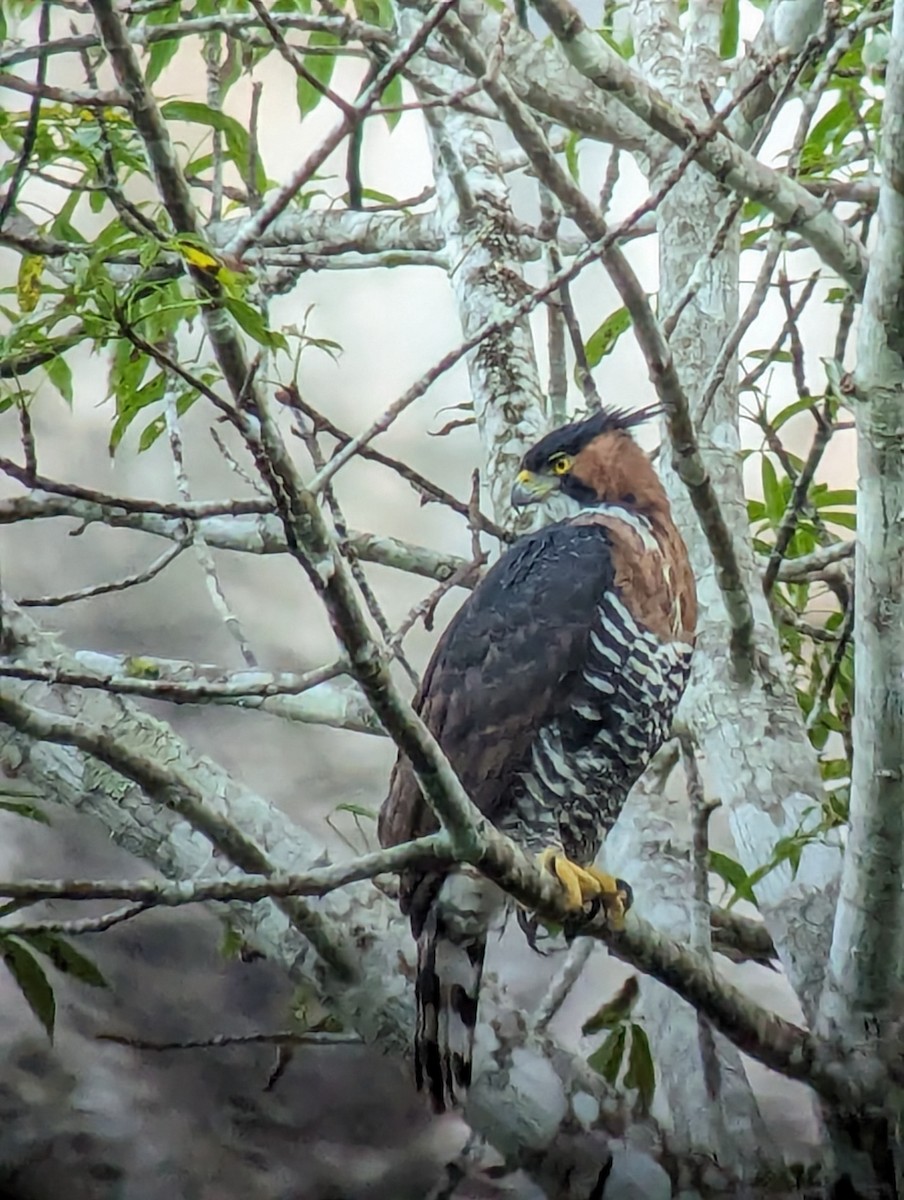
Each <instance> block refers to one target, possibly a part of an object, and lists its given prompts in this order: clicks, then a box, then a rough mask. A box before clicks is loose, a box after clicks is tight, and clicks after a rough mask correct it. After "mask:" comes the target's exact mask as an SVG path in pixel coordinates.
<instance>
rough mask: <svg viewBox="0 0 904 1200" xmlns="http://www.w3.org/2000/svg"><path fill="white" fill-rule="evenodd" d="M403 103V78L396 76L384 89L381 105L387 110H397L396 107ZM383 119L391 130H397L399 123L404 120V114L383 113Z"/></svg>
mask: <svg viewBox="0 0 904 1200" xmlns="http://www.w3.org/2000/svg"><path fill="white" fill-rule="evenodd" d="M402 101H403V96H402V76H401V75H394V76H393V78H392V79H390V81H389V83H387V85H386V87H385V88H384V89H383V92H382V95H381V96H380V103H381V104H382V105H384V106H385V107H386V108H395V107H396V105H398V104H401V103H402ZM383 117H384V119H385V121H386V124H387V125H388V126H389V128H390V129H395V127H396V125H398V123H399V121H400V120H401V119H402V114H401V113H400V112H388V113H383Z"/></svg>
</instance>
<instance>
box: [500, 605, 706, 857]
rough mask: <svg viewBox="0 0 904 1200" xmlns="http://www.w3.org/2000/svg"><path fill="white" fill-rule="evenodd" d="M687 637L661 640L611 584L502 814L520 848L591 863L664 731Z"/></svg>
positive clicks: (674, 703)
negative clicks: (561, 701)
mask: <svg viewBox="0 0 904 1200" xmlns="http://www.w3.org/2000/svg"><path fill="white" fill-rule="evenodd" d="M692 652H693V651H692V647H691V646H689V645H687V644H686V643H684V642H661V641H660V640H659V639H658V638H657V637H656V636H655V635H654V634H652V633H650V632H648V631H647V630H645V629H643V628H642V627H641V626H640V625H638V623H637V622H636V621H635V620H634V618H633V617H632V616H631V614H630V612H629V611H628V609H627V608H626V607H625V605H624V604H623V603H622V601H621V600H620V599H619V597H618V595H617V594H616V593H615V592H609V593H607V594H606V595H605V597H604V598H603V600H602V601H601V603H600V605H599V608H598V610H597V620H596V621H595V622H594V625H593V628H592V630H591V633H590V639H589V645H588V656H587V662H586V665H585V667H584V669H583V671H582V672H581V674H580V675H579V676H576V677H575V682H574V689H573V696H572V699H571V703H570V705H569V708H568V710H567V712H566V713H564V714H563V715H561V716H560V717H559V718H558V719H557V720H556V721H554V722H552V723H550V724H548V725H546V726H545V727H543V728H542V729H541V730H540V732H539V733H538V736H537V738H536V740H535V742H534V746H533V750H532V754H531V761H530V766H529V768H528V770H526V771H525V772H524V773H523V775H522V777H521V786H520V787H519V788H518V793H517V795H516V796H515V797H513V799H514V804H513V806H512V810H511V812H510V815H509V816H508V818H507V819H506V821H505V822H504V828H505V830H506V832H509V833H511V834H512V835H513V836H514V837H516V838H517V839H518V840H519V841H520V842H522V844H525V846H526V848H528V849H530V850H532V851H539V850H540V849H542V848H543V847H545V846H549V845H555V844H558V845H560V846H561V847H562V849H563V850H564V851H565V853H566V855H567V856H568V857H569V858H571V859H573V860H574V861H576V862H579V863H584V864H589V863H591V862H592V861H593V859H594V858H595V857H596V855H597V852H598V851H599V848H600V845H601V843H602V839H603V837H604V835H605V834H606V833H607V832H608V830H609V829H611V828H612V826H613V825H614V824H615V821H616V820H617V818H618V814H619V813H620V812H621V809H622V806H623V804H624V802H625V800H626V798H627V795H628V792H629V791H630V790H631V788H632V787H633V785H634V783H635V782H636V781H637V780H638V779H639V778H640V776H641V775H642V773H643V771H644V769H645V768H646V766H647V763H648V762H649V761H650V759H651V758H652V756H653V755H654V754H655V753H656V751H657V750H658V749H659V747H660V746H661V745H662V743H663V742H664V741H665V740H666V739H667V738H668V737H669V734H670V732H671V727H672V720H673V717H674V715H675V710H676V708H677V707H678V702H679V700H680V699H681V696H682V693H683V692H684V689H685V686H686V684H687V680H688V675H689V674H690V662H691V655H692Z"/></svg>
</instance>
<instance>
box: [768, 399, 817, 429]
mask: <svg viewBox="0 0 904 1200" xmlns="http://www.w3.org/2000/svg"><path fill="white" fill-rule="evenodd" d="M815 403H816V400H815V398H814V397H813V396H801V397H800V399H798V400H795V401H794V402H793V403H792V404H789V405H787V406H786V407H785V408H783V409H781V410H780V411H779V412H778V413H776V415H775V416H774V417H770V419H769V424H770V425H771V426H772V428H773V429H774V430H775V431H776V432H778V430H779V429H781V427H782V426H783V425H785V424H786V423H787V422H788V421H790V420H791V418H792V417H796V416H797V415H798V414H799V413H802V412H811V411H812V409H813V406H814V405H815Z"/></svg>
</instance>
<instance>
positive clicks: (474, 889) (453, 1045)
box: [379, 410, 696, 1111]
mask: <svg viewBox="0 0 904 1200" xmlns="http://www.w3.org/2000/svg"><path fill="white" fill-rule="evenodd" d="M651 415H652V413H651V410H643V411H640V412H635V413H626V412H619V411H602V412H599V413H595V414H594V415H593V416H591V417H589V418H588V419H587V420H585V421H578V422H576V423H574V424H571V425H566V426H564V427H563V428H561V429H557V430H555V432H553V433H550V434H548V435H547V436H546V437H544V438H543V439H542V440H541V441H540V442H538V443H537V445H535V446H534V447H533V449H531V450H530V451H529V452H528V453H527V454H526V455H525V457H524V461H523V463H522V469H521V471H520V473H519V475H518V478H517V482H516V483H515V486H514V489H513V492H512V502H513V504H516V505H526V504H536V503H540V502H543V501H545V500H547V499H550V498H551V497H553V496H555V497H558V498H559V504H558V505H557V506H556V507H557V508H559V510H560V511H562V509H563V506H564V511H566V512H567V513H569V515H568V516H567V517H566V519H565V520H560V521H557V522H556V523H555V524H552V525H547V526H546V527H545V528H543V529H541V530H539V531H538V532H536V533H531V534H528V535H527V536H526V537H523V538H521V539H520V541H518V542H517V543H515V545H513V546H512V547H511V549H509V550H508V551H506V553H505V554H503V556H502V557H501V558H500V560H499V561H498V562H497V563H496V565H495V566H494V567H493V568H492V569H491V570H490V571H488V572H487V574H486V576H485V578H484V579H483V580H482V582H481V583H480V584H479V585H478V586H477V587H476V588H475V589H474V591H473V592H472V594H471V595H470V597H469V598H468V600H467V601H466V602H465V603H464V604H463V605H462V607H461V609H460V610H459V611H458V613H457V614H456V616H455V617H454V618H453V620H452V622H451V623H450V625H449V627H448V628H447V629H446V631H445V633H444V634H443V636H442V637H441V638H440V640H439V644H438V645H437V647H436V651H435V652H434V655H433V658H432V659H431V661H430V665H429V666H428V668H427V671H426V673H425V675H424V680H423V683H422V685H421V688H420V690H419V692H418V695H417V697H416V699H415V707H416V709H417V710H418V712H419V713H420V714H421V716H422V717H423V719H424V721H425V722H426V724H427V725H428V726H429V728H430V729H431V731H432V732H433V734H434V735H435V737H436V738H437V740H438V741H439V744H440V745H441V746H442V748H443V750H444V751H445V753H446V755H447V756H448V758H449V760H450V762H451V763H452V766H453V767H454V768H455V771H456V772H457V774H458V777H459V779H460V780H461V782H462V784H463V785H464V788H465V790H466V791H467V792H468V794H469V795H470V797H471V799H472V800H473V801H474V803H475V804H476V805H477V806H478V808H480V810H481V811H482V812H483V813H485V814H486V815H487V816H488V817H489V818H490V819H491V820H492V821H493V823H494V824H495V825H497V826H498V827H499V828H500V829H501V830H503V831H504V832H505V833H507V834H509V835H510V836H511V837H512V838H514V839H515V840H516V841H518V842H519V844H521V845H522V846H523V847H524V848H525V849H526V850H528V851H529V852H532V853H539V854H541V855H542V861H543V862H544V864H545V865H546V866H547V867H548V868H549V869H550V870H552V871H553V872H554V874H555V875H556V876H557V877H558V879H559V880H560V882H561V883H562V885H563V887H565V889H566V892H567V894H568V898H569V902H570V903H573V905H574V906H575V907H578V906H580V905H582V904H583V902H584V901H585V900H586V899H589V898H590V897H595V896H600V897H602V898H603V900H604V901H607V902H608V903H609V904H610V905H611V906H612V907H613V909H614V910H615V911H617V910H618V901H617V899H616V898H617V897H618V895H619V894H623V893H622V892H621V889H623V888H624V886H625V885H623V884H620V883H619V882H618V881H616V880H615V879H613V878H612V877H611V876H609V875H604V874H603V873H602V872H600V871H597V870H596V869H595V868H594V867H593V862H594V859H595V858H596V855H597V853H598V852H599V849H600V845H601V843H602V841H603V838H604V837H605V835H606V833H607V832H608V830H610V829H611V828H612V826H613V825H614V824H615V821H616V819H617V818H618V814H619V812H620V811H621V809H622V806H623V804H624V802H625V799H626V797H627V795H628V792H629V790H630V789H631V786H632V785H633V784H634V782H635V781H636V780H637V779H638V778H639V776H640V775H641V773H642V772H643V770H644V768H645V767H646V765H647V763H648V762H649V761H650V758H651V757H652V755H653V754H654V753H655V752H656V750H657V749H658V748H659V746H660V745H661V744H662V743H663V741H664V740H665V739H666V738H667V737H668V736H669V732H670V729H671V725H672V718H673V715H674V713H675V708H676V706H677V704H678V701H679V699H680V698H681V694H682V692H683V691H684V688H685V685H686V683H687V678H688V673H689V670H690V660H691V653H692V650H693V644H694V628H695V625H696V595H695V590H694V578H693V574H692V572H691V568H690V564H689V562H688V557H687V550H686V548H685V545H684V542H683V541H682V539H681V535H680V534H679V533H678V530H677V529H676V528H675V525H674V523H673V521H672V516H671V511H670V509H669V502H668V499H667V497H666V493H665V489H664V488H663V486H662V483H661V482H660V480H659V478H658V477H657V475H656V473H655V471H654V470H653V467H652V465H651V463H650V461H649V459H648V458H647V456H646V454H644V452H643V451H642V450H641V449H640V447H639V446H638V445H637V444H636V443H635V442H634V440H633V438H632V437H631V434H630V430H631V428H632V427H633V426H634V425H637V424H639V423H640V422H641V421H643V420H646V419H647V418H648V417H649V416H651ZM379 828H380V840H381V842H382V843H383V844H384V845H393V844H396V843H398V842H402V841H406V840H408V839H409V838H412V837H418V836H421V835H422V834H425V833H428V832H430V831H431V830H434V829H435V828H436V820H435V818H434V817H433V814H432V813H431V811H430V809H429V807H428V806H427V804H426V802H425V801H424V799H423V797H422V795H421V792H420V789H419V787H418V784H417V780H416V778H415V776H414V773H413V771H412V769H411V766H410V765H409V763H408V761H407V760H406V759H405V758H403V757H400V758H399V760H398V761H397V763H396V766H395V769H394V771H393V774H392V781H391V784H390V790H389V796H388V797H387V799H386V802H385V803H384V805H383V809H382V811H381V813H380V827H379ZM401 893H402V894H401V903H402V908H403V911H405V912H406V913H407V914H408V915H409V917H410V919H411V927H412V930H413V932H414V936H415V937H416V938H417V943H418V973H417V983H416V990H417V1031H416V1035H415V1068H416V1076H417V1082H418V1086H419V1087H426V1088H427V1089H428V1090H429V1092H430V1095H431V1098H432V1100H433V1104H434V1107H435V1108H436V1109H437V1110H439V1111H442V1110H443V1109H444V1108H446V1107H448V1106H450V1105H452V1104H454V1103H455V1102H456V1101H457V1100H459V1099H460V1098H461V1095H462V1093H463V1091H464V1090H465V1089H466V1088H467V1086H468V1083H469V1082H470V1077H471V1053H472V1046H473V1039H474V1026H475V1023H476V1018H477V998H478V990H479V987H480V976H481V972H482V969H483V960H484V954H485V950H486V938H487V928H488V923H489V921H490V919H491V918H492V917H493V915H494V914H495V913H498V910H499V908H500V906H501V903H502V896H501V893H500V892H499V890H498V889H497V888H496V887H495V885H493V884H491V883H489V882H488V881H486V880H484V879H482V878H481V877H480V876H479V875H478V874H477V873H476V872H474V871H473V870H471V869H470V868H464V869H450V868H448V867H445V866H444V867H440V868H438V869H432V870H421V871H417V872H414V871H412V872H409V873H407V874H406V875H404V876H403V878H402V881H401Z"/></svg>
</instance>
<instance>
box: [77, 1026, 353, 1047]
mask: <svg viewBox="0 0 904 1200" xmlns="http://www.w3.org/2000/svg"><path fill="white" fill-rule="evenodd" d="M95 1037H96V1038H97V1040H98V1041H99V1042H113V1043H115V1044H116V1045H117V1046H129V1047H130V1048H131V1049H132V1050H158V1051H164V1050H222V1049H223V1048H224V1047H227V1046H360V1045H361V1044H362V1042H363V1039H362V1038H361V1037H360V1036H359V1035H358V1034H357V1033H344V1032H341V1031H339V1032H335V1033H331V1032H329V1031H327V1030H314V1029H310V1030H307V1031H303V1030H292V1029H282V1030H277V1031H276V1032H275V1033H216V1034H214V1035H213V1037H209V1038H197V1039H193V1040H190V1041H184V1042H154V1041H148V1040H146V1039H144V1038H136V1037H131V1036H129V1035H128V1034H120V1033H98V1034H95Z"/></svg>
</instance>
